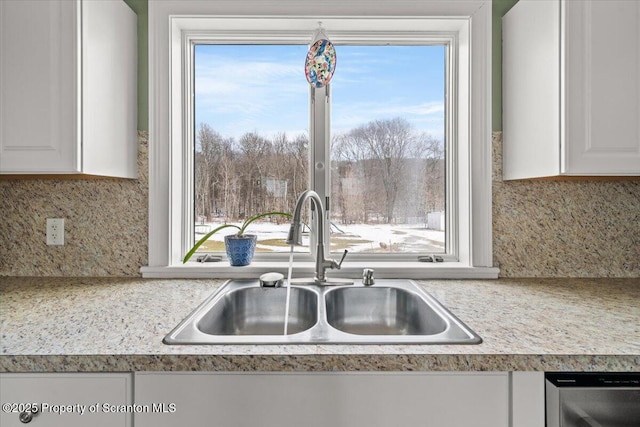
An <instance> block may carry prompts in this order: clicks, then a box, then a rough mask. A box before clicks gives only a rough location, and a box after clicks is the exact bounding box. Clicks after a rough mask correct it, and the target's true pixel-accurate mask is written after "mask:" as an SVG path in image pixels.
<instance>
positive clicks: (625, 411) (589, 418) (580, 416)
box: [545, 372, 640, 427]
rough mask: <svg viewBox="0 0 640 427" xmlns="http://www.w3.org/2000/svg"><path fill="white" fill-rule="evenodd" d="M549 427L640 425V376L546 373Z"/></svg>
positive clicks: (623, 426) (639, 374) (622, 426)
mask: <svg viewBox="0 0 640 427" xmlns="http://www.w3.org/2000/svg"><path fill="white" fill-rule="evenodd" d="M545 380H546V381H545V394H546V418H547V427H638V426H640V373H596V372H594V373H591V372H588V373H587V372H580V373H564V372H563V373H546V374H545Z"/></svg>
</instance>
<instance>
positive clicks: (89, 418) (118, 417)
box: [0, 373, 133, 427]
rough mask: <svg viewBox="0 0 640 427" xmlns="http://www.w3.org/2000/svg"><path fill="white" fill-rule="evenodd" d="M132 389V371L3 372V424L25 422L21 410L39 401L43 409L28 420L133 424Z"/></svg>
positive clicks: (39, 426)
mask: <svg viewBox="0 0 640 427" xmlns="http://www.w3.org/2000/svg"><path fill="white" fill-rule="evenodd" d="M132 390H133V387H132V375H131V374H130V373H122V374H120V373H116V374H111V373H109V374H107V373H96V374H80V373H69V374H7V373H3V374H0V402H1V403H2V412H0V425H1V426H2V427H14V426H23V425H24V424H25V422H24V421H21V420H20V415H21V413H22V414H23V417H24V416H25V415H26V414H25V413H26V412H27V411H29V409H30V407H32V406H33V405H37V406H38V407H39V408H40V412H39V413H37V414H35V415H34V416H33V417H32V419H31V421H30V422H28V423H29V424H30V425H33V426H35V427H58V426H60V427H63V426H64V427H75V426H92V427H130V426H132V425H133V415H132V410H130V408H131V407H130V405H131V403H132V401H131V396H132ZM128 405H129V406H128ZM25 421H26V420H25Z"/></svg>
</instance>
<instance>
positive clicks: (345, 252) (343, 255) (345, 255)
mask: <svg viewBox="0 0 640 427" xmlns="http://www.w3.org/2000/svg"><path fill="white" fill-rule="evenodd" d="M348 253H349V251H348V250H346V249H345V250H344V253H343V254H342V258H340V262H339V263H338V266H337V267H336V268H337V269H338V270H340V267H341V266H342V261H344V259H345V258H346V257H347V254H348Z"/></svg>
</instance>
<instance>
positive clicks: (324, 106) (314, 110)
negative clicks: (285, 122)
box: [309, 86, 331, 255]
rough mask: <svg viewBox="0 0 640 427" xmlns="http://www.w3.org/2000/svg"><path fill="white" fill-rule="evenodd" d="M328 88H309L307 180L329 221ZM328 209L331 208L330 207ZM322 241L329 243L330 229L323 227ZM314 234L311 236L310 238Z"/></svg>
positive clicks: (313, 249)
mask: <svg viewBox="0 0 640 427" xmlns="http://www.w3.org/2000/svg"><path fill="white" fill-rule="evenodd" d="M329 93H330V91H329V87H328V86H327V87H324V88H313V87H312V88H311V92H310V94H311V95H310V97H311V109H310V110H311V117H310V121H311V122H310V141H311V149H310V150H309V155H310V157H311V158H310V159H309V160H310V162H309V164H310V165H311V167H310V168H309V175H310V176H309V180H310V186H311V189H312V190H314V191H315V192H316V193H318V195H319V196H320V199H322V200H323V201H325V206H324V207H325V220H326V221H327V224H328V221H329V218H330V213H329V211H328V210H327V209H326V208H327V203H326V201H327V198H328V197H329V195H330V193H331V192H330V188H331V186H330V176H329V172H330V170H331V168H330V163H329V162H330V158H329V152H330V149H331V147H330V145H331V144H330V127H329V125H330V123H329V119H330V108H329V107H330V105H329ZM328 207H331V206H330V205H329V206H328ZM324 234H325V236H324V241H325V242H329V234H330V227H325V230H324ZM313 236H314V234H312V237H313ZM315 247H316V242H315V241H313V240H312V241H311V251H312V253H314V255H315Z"/></svg>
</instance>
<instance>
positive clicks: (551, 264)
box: [0, 132, 640, 277]
mask: <svg viewBox="0 0 640 427" xmlns="http://www.w3.org/2000/svg"><path fill="white" fill-rule="evenodd" d="M138 143H139V144H138V146H139V150H138V168H139V172H138V175H139V176H138V179H137V180H121V179H104V180H55V179H53V180H52V179H46V180H45V179H25V180H13V179H12V180H0V217H1V218H2V225H1V226H0V275H5V276H138V275H139V274H140V273H139V269H140V266H142V265H146V263H147V223H148V215H147V213H148V177H147V174H148V135H147V133H146V132H140V133H139V138H138ZM493 150H494V152H493V163H494V166H493V241H494V244H493V250H494V262H495V264H496V265H497V266H499V267H500V274H501V276H503V277H564V276H569V277H640V225H639V224H640V181H637V180H636V181H578V182H576V181H512V182H503V181H502V178H501V176H502V156H501V152H502V133H501V132H494V135H493ZM46 218H65V245H64V246H47V245H46V244H45V224H46Z"/></svg>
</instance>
